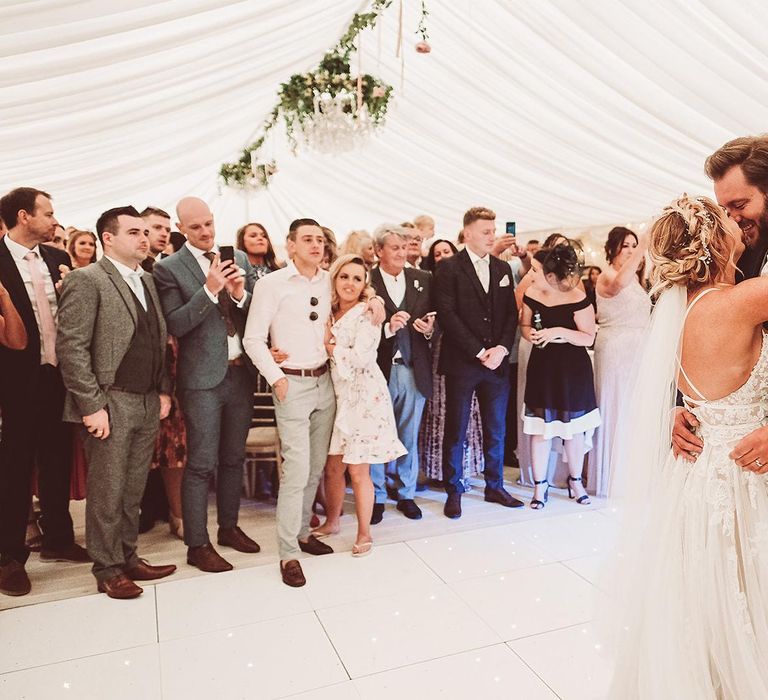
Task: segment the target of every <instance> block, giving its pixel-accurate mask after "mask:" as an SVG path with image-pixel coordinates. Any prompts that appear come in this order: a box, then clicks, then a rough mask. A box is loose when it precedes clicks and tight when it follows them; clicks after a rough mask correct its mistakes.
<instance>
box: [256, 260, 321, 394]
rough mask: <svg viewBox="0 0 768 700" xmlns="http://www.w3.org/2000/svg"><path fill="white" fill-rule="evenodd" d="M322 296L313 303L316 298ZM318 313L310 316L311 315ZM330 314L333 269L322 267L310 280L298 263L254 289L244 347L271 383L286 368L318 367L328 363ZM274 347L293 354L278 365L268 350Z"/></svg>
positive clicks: (292, 264)
mask: <svg viewBox="0 0 768 700" xmlns="http://www.w3.org/2000/svg"><path fill="white" fill-rule="evenodd" d="M312 298H315V299H317V302H318V303H317V304H316V305H314V306H313V305H312V304H311V299H312ZM312 312H315V313H316V314H317V318H316V320H314V321H312V320H310V314H311V313H312ZM330 316H331V283H330V278H329V275H328V272H327V271H325V270H321V269H318V270H317V272H316V274H315V276H314V277H313V278H312V279H307V278H306V277H305V276H304V275H302V274H301V273H300V272H299V271H298V270H297V269H296V265H294V263H293V262H289V263H288V264H287V265H286V266H285V267H284V268H282V269H280V270H276V271H275V272H272V273H270V274H268V275H266V276H265V277H262V278H261V279H260V280H259V281H258V282H257V283H256V286H255V287H254V295H253V301H252V302H251V308H250V309H249V310H248V321H247V322H246V324H245V336H244V337H243V345H244V346H245V351H246V352H247V353H248V355H249V356H250V358H251V360H253V363H254V364H255V365H256V367H257V369H258V370H259V372H261V375H262V376H263V377H264V379H266V380H267V381H268V382H269V384H270V385H272V384H274V383H275V382H276V381H278V380H279V379H282V378H283V377H285V374H284V373H283V371H282V370H281V369H280V367H281V366H283V367H289V368H291V369H316V368H318V367H321V366H322V365H324V364H325V363H326V362H327V361H328V352H327V351H326V349H325V324H326V322H327V321H328V319H329V318H330ZM268 339H271V341H272V345H273V346H274V347H276V348H279V349H280V350H282V351H283V352H285V353H287V354H288V359H287V360H286V361H285V362H283V363H281V364H280V365H278V364H277V363H276V362H275V360H274V359H273V357H272V354H271V353H270V352H269V347H268V345H267V341H268Z"/></svg>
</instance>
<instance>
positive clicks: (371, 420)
mask: <svg viewBox="0 0 768 700" xmlns="http://www.w3.org/2000/svg"><path fill="white" fill-rule="evenodd" d="M332 331H333V336H334V338H335V339H336V347H335V348H334V351H333V357H332V358H331V377H332V379H333V389H334V392H335V393H336V419H335V421H334V424H333V435H332V436H331V446H330V448H329V450H328V452H329V454H332V455H342V457H343V461H344V463H345V464H372V463H373V464H378V463H382V462H389V461H391V460H393V459H396V458H397V457H400V456H401V455H404V454H406V453H407V450H406V449H405V447H404V446H403V443H401V442H400V440H398V438H397V426H396V425H395V416H394V413H393V412H392V400H391V398H390V396H389V389H388V388H387V382H386V380H385V379H384V375H383V374H382V373H381V370H380V369H379V366H378V364H376V350H377V348H378V346H379V340H380V339H381V326H374V325H373V324H372V323H371V321H370V319H369V318H368V317H367V316H366V315H365V304H362V303H361V304H358V305H357V306H355V307H353V308H352V309H350V310H349V311H347V313H345V314H344V315H343V316H342V317H341V318H340V319H339V320H338V321H336V322H335V323H334V324H333V326H332Z"/></svg>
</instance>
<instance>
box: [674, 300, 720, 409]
mask: <svg viewBox="0 0 768 700" xmlns="http://www.w3.org/2000/svg"><path fill="white" fill-rule="evenodd" d="M719 291H720V288H719V287H707V288H706V289H702V290H701V291H700V292H699V293H698V294H697V295H696V296H695V297H693V299H691V302H690V303H689V304H688V308H686V310H685V316H683V325H685V321H686V320H687V319H688V314H689V313H690V312H691V309H692V308H693V307H694V306H695V305H696V302H698V301H699V299H701V298H702V297H703V296H704V295H705V294H708V293H709V292H719ZM682 349H683V341H682V340H681V341H680V350H679V351H678V355H677V366H678V369H679V370H680V374H682V375H683V378H684V379H685V381H686V382H687V383H688V386H689V387H690V388H691V390H692V391H693V392H694V393H695V394H697V395H698V397H699V398H698V399H695V398H693V397H692V396H686V395H685V394H683V399H687V400H688V401H690V402H691V403H697V404H698V403H706V402H707V401H709V399H708V398H707V397H706V396H704V394H702V393H701V392H700V391H699V390H698V389H697V388H696V385H695V384H694V383H693V382H692V381H691V379H690V377H689V376H688V374H687V373H686V371H685V370H684V369H683V363H682ZM681 393H682V392H681Z"/></svg>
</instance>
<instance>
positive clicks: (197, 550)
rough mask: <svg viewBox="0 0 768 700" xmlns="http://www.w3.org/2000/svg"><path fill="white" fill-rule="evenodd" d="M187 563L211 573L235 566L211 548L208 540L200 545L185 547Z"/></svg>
mask: <svg viewBox="0 0 768 700" xmlns="http://www.w3.org/2000/svg"><path fill="white" fill-rule="evenodd" d="M187 564H191V565H192V566H196V567H197V568H198V569H200V571H207V572H209V573H212V574H218V573H220V572H222V571H232V569H234V568H235V567H234V566H232V564H230V563H229V562H228V561H227V560H226V559H225V558H224V557H222V556H221V555H220V554H219V553H218V552H217V551H216V550H215V549H214V548H213V545H212V544H211V543H210V542H209V543H208V544H204V545H201V546H200V547H189V548H188V549H187Z"/></svg>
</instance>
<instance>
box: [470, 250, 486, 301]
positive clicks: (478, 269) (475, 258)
mask: <svg viewBox="0 0 768 700" xmlns="http://www.w3.org/2000/svg"><path fill="white" fill-rule="evenodd" d="M467 253H469V259H470V260H471V261H472V265H473V266H474V268H475V273H476V274H477V278H478V279H479V280H480V284H482V285H483V289H484V290H485V291H486V293H487V292H488V290H489V289H490V288H491V256H490V255H489V254H488V253H486V254H485V255H484V256H483V257H482V258H481V257H480V256H479V255H475V254H474V253H473V252H472V251H471V250H470V249H469V248H467Z"/></svg>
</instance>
